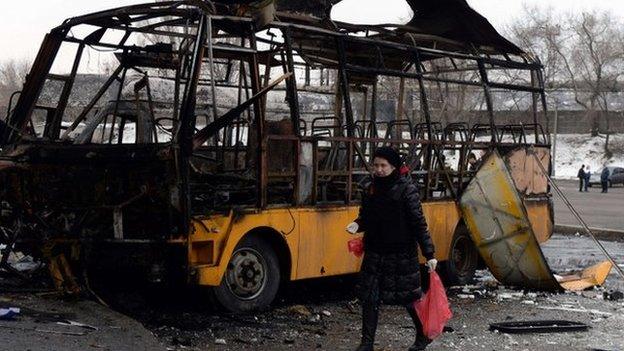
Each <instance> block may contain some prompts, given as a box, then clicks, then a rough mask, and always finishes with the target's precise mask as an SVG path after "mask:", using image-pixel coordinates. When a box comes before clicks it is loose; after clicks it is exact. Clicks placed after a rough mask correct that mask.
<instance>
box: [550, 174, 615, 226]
mask: <svg viewBox="0 0 624 351" xmlns="http://www.w3.org/2000/svg"><path fill="white" fill-rule="evenodd" d="M556 183H557V185H558V186H559V187H560V188H561V190H562V191H563V192H564V193H565V195H566V197H567V198H568V200H569V201H570V203H572V205H573V206H574V207H575V208H576V209H577V211H579V212H580V213H581V216H582V217H583V219H584V220H585V221H586V222H587V224H588V225H589V226H590V227H597V228H607V229H614V230H621V231H624V217H623V216H622V214H623V213H624V186H622V185H619V184H618V185H615V186H613V187H612V188H609V192H608V193H606V194H602V193H601V192H600V191H601V188H600V187H597V186H593V187H591V188H588V190H589V191H588V192H579V191H578V182H577V181H572V180H557V181H556ZM552 192H553V198H554V200H555V223H556V224H566V225H580V224H579V223H578V221H577V220H576V219H575V218H574V217H573V215H572V213H571V212H570V210H569V209H568V207H567V206H566V205H565V203H564V202H563V201H562V200H561V198H559V196H557V195H554V191H552Z"/></svg>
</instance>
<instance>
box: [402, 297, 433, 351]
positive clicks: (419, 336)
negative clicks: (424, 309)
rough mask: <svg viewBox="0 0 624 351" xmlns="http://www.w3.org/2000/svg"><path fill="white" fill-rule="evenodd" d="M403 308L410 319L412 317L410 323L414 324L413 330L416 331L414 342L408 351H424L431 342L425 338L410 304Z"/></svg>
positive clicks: (418, 319) (420, 324)
mask: <svg viewBox="0 0 624 351" xmlns="http://www.w3.org/2000/svg"><path fill="white" fill-rule="evenodd" d="M405 308H406V309H407V312H408V313H409V315H410V317H412V322H414V328H415V329H416V340H415V341H414V343H413V344H412V346H410V348H409V349H408V351H420V350H425V349H426V348H427V345H429V344H430V343H431V340H430V339H429V338H427V337H426V336H425V332H424V330H423V326H422V323H420V318H418V314H416V311H415V310H414V307H413V306H412V305H411V304H410V305H407V306H405Z"/></svg>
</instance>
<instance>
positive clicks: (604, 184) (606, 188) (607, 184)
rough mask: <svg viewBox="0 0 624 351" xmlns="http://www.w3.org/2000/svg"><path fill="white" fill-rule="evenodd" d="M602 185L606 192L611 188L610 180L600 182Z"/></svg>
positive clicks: (603, 190)
mask: <svg viewBox="0 0 624 351" xmlns="http://www.w3.org/2000/svg"><path fill="white" fill-rule="evenodd" d="M600 185H602V192H603V193H606V192H608V190H609V182H608V181H605V182H600Z"/></svg>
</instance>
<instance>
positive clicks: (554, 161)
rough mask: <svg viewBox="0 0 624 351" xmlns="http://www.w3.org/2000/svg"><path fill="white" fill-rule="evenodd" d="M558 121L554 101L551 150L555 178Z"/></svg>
mask: <svg viewBox="0 0 624 351" xmlns="http://www.w3.org/2000/svg"><path fill="white" fill-rule="evenodd" d="M558 121H559V113H558V109H557V100H555V122H554V126H553V129H554V134H553V148H552V175H553V176H555V175H556V174H555V171H556V169H557V162H556V161H557V122H558Z"/></svg>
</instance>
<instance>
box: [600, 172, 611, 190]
mask: <svg viewBox="0 0 624 351" xmlns="http://www.w3.org/2000/svg"><path fill="white" fill-rule="evenodd" d="M600 185H602V191H601V192H603V193H606V192H607V191H608V190H609V169H608V168H607V167H605V168H603V169H602V173H600Z"/></svg>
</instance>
